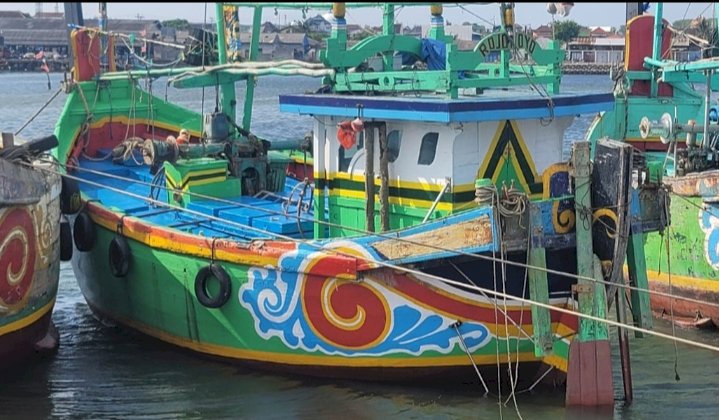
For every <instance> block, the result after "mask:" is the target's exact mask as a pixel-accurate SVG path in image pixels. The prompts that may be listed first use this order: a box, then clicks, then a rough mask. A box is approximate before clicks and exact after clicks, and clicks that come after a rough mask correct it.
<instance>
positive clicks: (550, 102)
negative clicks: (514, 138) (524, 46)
mask: <svg viewBox="0 0 719 420" xmlns="http://www.w3.org/2000/svg"><path fill="white" fill-rule="evenodd" d="M552 19H554V15H552ZM508 38H509V43H510V46H511V47H512V50H513V51H514V56H515V57H516V59H517V61H518V62H519V67H520V68H521V69H522V74H524V76H525V77H526V78H527V81H528V82H529V85H530V87H532V89H534V90H535V91H536V92H537V93H538V94H539V96H540V97H542V98H544V99H546V100H547V110H548V111H549V117H548V118H544V117H541V118H540V119H539V123H540V124H541V125H542V126H543V127H547V126H549V125H550V124H552V121H554V99H553V98H552V95H550V94H549V92H548V91H547V88H546V86H544V85H543V84H540V85H537V84H536V83H535V82H534V80H533V79H532V76H531V75H530V74H529V72H528V71H527V69H526V68H525V66H531V65H530V64H528V63H526V62H525V61H524V59H523V58H522V54H520V53H519V48H518V47H517V44H515V43H514V37H508Z"/></svg>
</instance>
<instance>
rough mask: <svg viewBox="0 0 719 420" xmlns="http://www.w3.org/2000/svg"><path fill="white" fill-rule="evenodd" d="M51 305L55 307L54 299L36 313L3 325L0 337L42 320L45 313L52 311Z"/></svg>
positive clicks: (0, 329)
mask: <svg viewBox="0 0 719 420" xmlns="http://www.w3.org/2000/svg"><path fill="white" fill-rule="evenodd" d="M53 305H55V298H53V299H52V300H50V302H48V303H46V304H45V305H44V306H42V307H41V308H40V309H38V310H37V311H35V312H33V313H31V314H30V315H28V316H26V317H24V318H20V319H18V320H17V321H14V322H11V323H9V324H7V325H3V326H2V327H0V335H5V334H8V333H11V332H13V331H17V330H21V329H23V328H25V327H27V326H28V325H30V324H32V323H34V322H36V321H37V320H38V319H40V318H42V317H43V316H44V315H45V314H46V313H48V312H49V311H51V310H52V307H53Z"/></svg>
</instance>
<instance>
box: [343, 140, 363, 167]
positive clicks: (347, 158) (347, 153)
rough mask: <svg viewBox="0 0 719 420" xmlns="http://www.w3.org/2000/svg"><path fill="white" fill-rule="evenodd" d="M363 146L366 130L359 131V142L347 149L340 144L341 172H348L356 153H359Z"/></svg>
mask: <svg viewBox="0 0 719 420" xmlns="http://www.w3.org/2000/svg"><path fill="white" fill-rule="evenodd" d="M363 147H364V131H360V132H359V133H357V142H356V143H355V144H354V146H352V147H350V148H349V149H345V148H344V147H342V145H340V148H339V153H338V156H339V170H340V172H347V170H348V169H349V167H350V163H351V162H352V158H353V157H354V155H355V153H357V152H358V151H359V150H360V149H362V148H363Z"/></svg>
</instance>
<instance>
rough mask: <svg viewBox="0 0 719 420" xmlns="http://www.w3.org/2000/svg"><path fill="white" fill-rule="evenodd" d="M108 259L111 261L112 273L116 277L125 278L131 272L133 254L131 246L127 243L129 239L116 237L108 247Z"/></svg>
mask: <svg viewBox="0 0 719 420" xmlns="http://www.w3.org/2000/svg"><path fill="white" fill-rule="evenodd" d="M108 257H109V261H110V272H112V275H113V276H115V277H125V276H126V275H127V272H128V271H130V260H131V259H132V254H131V253H130V245H128V243H127V239H125V237H124V236H121V235H115V237H114V238H112V241H110V246H109V247H108Z"/></svg>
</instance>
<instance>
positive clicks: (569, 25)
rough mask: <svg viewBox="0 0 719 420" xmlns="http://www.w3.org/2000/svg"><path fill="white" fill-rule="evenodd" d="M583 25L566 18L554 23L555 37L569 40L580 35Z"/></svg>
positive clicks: (560, 39) (564, 40) (559, 39)
mask: <svg viewBox="0 0 719 420" xmlns="http://www.w3.org/2000/svg"><path fill="white" fill-rule="evenodd" d="M580 28H581V26H579V24H578V23H577V22H575V21H573V20H565V21H561V22H557V23H555V24H554V39H556V40H558V41H562V42H569V41H570V40H571V39H572V38H576V37H577V35H579V29H580Z"/></svg>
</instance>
